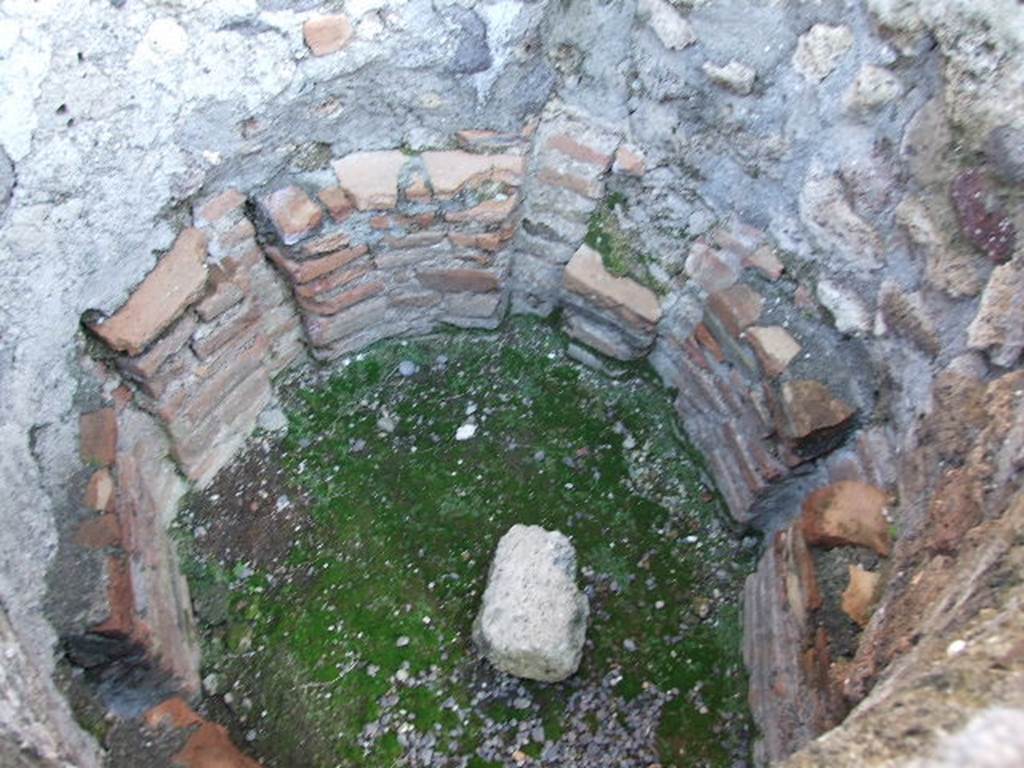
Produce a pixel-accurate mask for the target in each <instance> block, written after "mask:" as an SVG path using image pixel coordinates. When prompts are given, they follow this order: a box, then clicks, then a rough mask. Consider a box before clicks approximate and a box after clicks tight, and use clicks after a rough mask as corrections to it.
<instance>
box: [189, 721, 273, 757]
mask: <svg viewBox="0 0 1024 768" xmlns="http://www.w3.org/2000/svg"><path fill="white" fill-rule="evenodd" d="M171 760H172V762H173V763H174V764H175V765H179V766H182V768H260V764H259V763H257V762H256V761H255V760H253V759H251V758H249V757H246V756H245V755H243V754H242V753H241V752H239V751H238V747H236V746H235V745H234V744H233V743H232V742H231V737H230V736H228V732H227V729H226V728H224V726H222V725H216V724H215V723H210V722H203V724H202V725H201V726H199V729H198V730H197V731H196V732H195V733H193V734H192V735H191V736H190V737H189V740H188V741H187V742H186V743H185V746H184V748H182V750H181V751H180V752H178V753H177V754H176V755H174V757H172V758H171Z"/></svg>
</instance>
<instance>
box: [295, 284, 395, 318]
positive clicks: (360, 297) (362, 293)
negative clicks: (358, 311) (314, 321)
mask: <svg viewBox="0 0 1024 768" xmlns="http://www.w3.org/2000/svg"><path fill="white" fill-rule="evenodd" d="M383 290H384V284H383V283H363V284H362V285H360V286H358V287H356V288H352V289H351V290H348V291H345V292H343V293H339V294H338V295H337V296H335V297H334V298H332V299H330V300H328V301H315V300H313V299H302V298H300V299H299V306H301V307H302V308H303V309H305V310H306V311H307V312H312V313H313V314H314V315H323V316H329V315H336V314H338V313H339V312H341V311H342V310H343V309H348V308H349V307H352V306H355V305H356V304H358V303H360V302H362V301H366V299H368V298H370V297H371V296H376V295H377V294H378V293H381V292H383Z"/></svg>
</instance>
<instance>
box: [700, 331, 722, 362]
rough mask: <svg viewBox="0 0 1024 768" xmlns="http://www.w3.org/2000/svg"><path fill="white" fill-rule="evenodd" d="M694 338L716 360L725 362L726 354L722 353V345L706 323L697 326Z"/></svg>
mask: <svg viewBox="0 0 1024 768" xmlns="http://www.w3.org/2000/svg"><path fill="white" fill-rule="evenodd" d="M693 337H694V338H695V339H696V340H697V341H698V342H699V343H700V345H701V346H702V347H703V348H704V349H706V350H707V351H708V352H710V353H711V356H712V357H714V358H715V360H717V361H718V362H720V363H721V362H722V361H723V360H725V353H724V352H723V351H722V347H721V345H720V344H719V343H718V340H717V339H716V338H715V337H714V335H712V333H711V331H709V330H708V327H707V326H706V325H704V323H700V324H698V325H697V327H696V329H694V332H693Z"/></svg>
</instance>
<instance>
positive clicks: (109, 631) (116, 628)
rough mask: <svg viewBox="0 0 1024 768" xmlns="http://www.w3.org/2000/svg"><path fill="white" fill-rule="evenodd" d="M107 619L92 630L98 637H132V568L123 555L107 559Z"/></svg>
mask: <svg viewBox="0 0 1024 768" xmlns="http://www.w3.org/2000/svg"><path fill="white" fill-rule="evenodd" d="M107 605H108V613H107V618H106V619H105V620H104V621H103V622H101V623H100V624H98V625H96V626H95V627H93V628H92V631H93V632H95V633H96V634H98V635H108V636H115V637H130V636H131V634H132V631H133V629H134V627H135V595H134V592H133V590H132V575H131V568H130V566H129V565H128V559H127V558H126V557H124V556H123V555H111V556H110V557H108V558H107Z"/></svg>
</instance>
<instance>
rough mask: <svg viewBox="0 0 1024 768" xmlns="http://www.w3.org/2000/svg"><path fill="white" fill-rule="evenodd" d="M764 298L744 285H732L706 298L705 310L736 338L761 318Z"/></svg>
mask: <svg viewBox="0 0 1024 768" xmlns="http://www.w3.org/2000/svg"><path fill="white" fill-rule="evenodd" d="M763 306H764V298H763V297H762V296H761V295H760V294H759V293H758V292H757V291H755V290H754V289H753V288H750V287H749V286H746V285H733V286H730V287H729V288H726V289H725V290H722V291H716V292H715V293H713V294H711V295H710V296H709V297H708V303H707V308H708V310H709V311H710V312H711V313H712V314H714V316H715V317H717V318H718V320H719V321H720V322H721V323H722V325H723V326H724V327H725V329H726V330H727V331H728V332H729V333H730V334H732V335H733V337H738V336H739V335H740V333H742V332H743V331H744V330H746V329H747V328H749V327H750V326H751V325H753V324H754V323H756V322H757V320H758V318H760V317H761V309H762V307H763Z"/></svg>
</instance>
